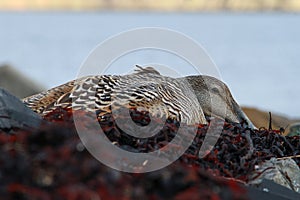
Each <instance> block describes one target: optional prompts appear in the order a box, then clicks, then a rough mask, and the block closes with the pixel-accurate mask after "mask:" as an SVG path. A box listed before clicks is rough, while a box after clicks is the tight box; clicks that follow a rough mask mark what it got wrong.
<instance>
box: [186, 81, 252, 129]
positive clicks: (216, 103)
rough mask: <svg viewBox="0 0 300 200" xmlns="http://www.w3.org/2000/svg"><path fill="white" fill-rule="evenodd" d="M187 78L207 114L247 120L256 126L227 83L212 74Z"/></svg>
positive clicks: (236, 120) (238, 121) (231, 119)
mask: <svg viewBox="0 0 300 200" xmlns="http://www.w3.org/2000/svg"><path fill="white" fill-rule="evenodd" d="M185 79H186V80H187V81H188V82H189V84H190V85H191V87H192V89H193V90H194V92H195V94H196V96H197V99H198V101H199V103H200V106H201V108H202V110H203V112H204V114H205V116H211V117H218V118H222V119H226V120H227V121H229V122H237V123H241V122H246V123H247V124H248V127H249V128H252V129H254V128H255V126H254V125H253V124H252V122H251V121H250V120H249V118H248V117H247V115H246V114H245V113H244V112H243V111H242V109H241V107H240V106H239V105H238V104H237V102H236V101H235V100H234V98H233V97H232V95H231V92H230V90H229V88H228V87H227V85H226V84H225V83H223V82H222V81H220V80H218V79H216V78H214V77H211V76H188V77H185Z"/></svg>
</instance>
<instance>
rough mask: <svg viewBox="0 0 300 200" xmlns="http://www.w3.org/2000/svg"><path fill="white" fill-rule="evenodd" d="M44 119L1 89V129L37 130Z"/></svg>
mask: <svg viewBox="0 0 300 200" xmlns="http://www.w3.org/2000/svg"><path fill="white" fill-rule="evenodd" d="M41 122H42V118H41V117H40V116H39V115H38V114H36V113H34V112H33V111H32V110H30V109H29V108H27V107H26V106H25V105H24V104H23V102H21V101H20V100H19V99H18V98H16V97H15V96H13V95H11V94H10V93H9V92H7V91H6V90H4V89H2V88H0V129H3V130H7V131H9V130H10V129H13V128H26V127H32V128H37V127H38V126H39V125H40V123H41Z"/></svg>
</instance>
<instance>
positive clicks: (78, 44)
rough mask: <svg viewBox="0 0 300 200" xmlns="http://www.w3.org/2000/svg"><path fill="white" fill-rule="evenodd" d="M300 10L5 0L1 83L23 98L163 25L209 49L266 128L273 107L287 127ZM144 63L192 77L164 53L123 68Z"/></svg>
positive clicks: (294, 99) (218, 1)
mask: <svg viewBox="0 0 300 200" xmlns="http://www.w3.org/2000/svg"><path fill="white" fill-rule="evenodd" d="M299 11H300V0H164V1H154V0H63V1H59V0H14V1H10V0H0V27H1V29H0V66H1V67H0V87H4V88H6V89H8V90H9V91H11V92H12V93H13V94H15V95H17V96H18V97H20V98H22V97H25V96H28V95H31V94H34V93H36V92H39V91H41V90H44V89H48V88H51V87H54V86H56V85H59V84H63V83H65V82H67V81H69V80H72V79H74V78H76V75H77V73H78V70H79V68H80V66H81V64H82V62H83V61H84V60H85V59H86V57H87V56H88V55H89V53H90V51H91V50H93V48H95V47H96V45H98V44H99V43H101V42H103V41H104V40H105V39H107V38H108V37H111V36H112V35H115V34H118V33H120V32H122V31H126V30H128V29H133V28H137V27H149V26H151V27H162V28H169V29H173V30H176V31H179V32H181V33H183V34H186V35H188V36H190V37H191V38H193V39H194V40H196V41H197V42H198V43H200V44H201V45H202V46H203V47H204V48H205V49H206V51H207V52H208V54H209V55H210V56H211V58H212V59H213V60H214V62H215V63H216V65H217V66H218V68H219V70H220V73H221V76H222V78H223V81H224V82H226V83H227V84H228V86H229V88H230V89H231V91H232V93H233V95H234V97H235V98H236V100H237V101H238V102H239V104H241V105H242V106H244V107H245V108H244V109H245V111H246V112H247V114H248V115H251V116H250V118H251V119H252V120H253V121H254V123H255V124H256V125H257V126H258V127H260V126H265V127H267V123H268V113H267V112H268V111H271V112H272V113H273V115H274V117H273V118H274V119H273V122H274V124H275V127H276V126H278V127H279V126H282V127H284V126H286V125H287V124H291V123H293V122H295V121H299V120H297V119H300V89H299V85H300V78H299V76H300V60H299V57H300V15H299ZM174 42H176V41H174ZM120 45H122V44H120ZM144 63H161V64H166V65H168V66H174V67H175V68H176V70H178V71H179V72H182V74H183V75H187V74H190V71H189V70H187V66H185V64H184V63H181V62H178V61H177V60H176V59H170V57H169V56H168V55H158V54H157V52H156V53H150V54H149V52H148V53H147V52H144V53H141V54H138V56H137V55H135V56H134V55H131V56H130V55H129V56H128V57H127V58H126V59H123V60H122V62H118V67H119V68H122V67H125V66H126V67H128V69H129V68H130V67H132V66H134V65H135V64H140V65H143V64H144ZM116 69H118V68H116ZM112 73H118V70H115V71H113V72H112ZM185 73H186V74H185ZM257 109H259V110H257Z"/></svg>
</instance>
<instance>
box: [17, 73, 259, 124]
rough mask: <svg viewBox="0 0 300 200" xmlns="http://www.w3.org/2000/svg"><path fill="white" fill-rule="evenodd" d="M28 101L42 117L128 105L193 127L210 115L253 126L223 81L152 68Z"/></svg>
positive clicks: (81, 82) (82, 82)
mask: <svg viewBox="0 0 300 200" xmlns="http://www.w3.org/2000/svg"><path fill="white" fill-rule="evenodd" d="M23 102H24V103H25V104H26V105H27V106H28V107H30V108H31V109H32V110H34V111H35V112H37V113H39V114H41V115H45V114H47V113H49V112H50V111H52V110H53V109H55V108H57V107H62V108H71V107H72V109H75V110H76V109H86V110H88V111H97V113H98V115H100V116H98V117H100V118H101V116H103V115H105V114H107V113H111V111H112V109H118V108H120V107H124V106H125V107H128V108H138V109H144V110H148V111H149V113H151V114H152V115H156V116H159V117H162V116H166V117H167V118H173V119H177V120H180V121H182V122H186V123H188V124H195V123H201V124H206V123H207V121H206V118H205V116H213V117H221V118H226V119H228V120H229V121H232V122H240V121H242V120H246V121H248V123H249V124H250V126H253V125H252V123H251V122H250V120H249V119H248V118H247V116H246V115H245V114H244V113H243V111H242V110H241V109H240V107H239V106H238V104H237V103H236V102H235V100H234V99H233V97H232V96H231V93H230V91H229V89H228V87H227V86H226V85H225V84H224V83H223V82H221V81H219V80H218V79H216V78H213V77H209V76H187V77H183V78H171V77H167V76H162V75H161V74H160V73H159V72H158V71H156V70H155V69H154V68H151V67H147V68H141V67H138V70H136V72H135V73H132V74H128V75H123V76H118V75H101V76H87V77H83V78H80V79H78V80H73V81H70V82H68V83H66V84H63V85H61V86H58V87H55V88H53V89H50V90H48V91H46V92H42V93H40V94H37V95H34V96H31V97H27V98H25V99H24V100H23ZM212 103H213V104H212ZM226 108H227V110H226Z"/></svg>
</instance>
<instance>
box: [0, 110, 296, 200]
mask: <svg viewBox="0 0 300 200" xmlns="http://www.w3.org/2000/svg"><path fill="white" fill-rule="evenodd" d="M130 114H131V115H130V116H128V117H129V118H130V119H132V120H134V121H135V122H136V123H137V124H139V125H140V126H146V125H147V124H148V123H149V120H150V119H149V116H148V115H147V114H146V115H145V113H143V112H138V111H136V110H132V111H131V113H130ZM76 115H77V116H82V117H83V118H84V116H85V115H86V113H84V112H81V111H77V113H76ZM119 117H121V116H119ZM45 120H46V121H48V122H50V123H45V124H43V125H42V126H41V127H40V128H39V129H37V130H28V129H19V130H16V132H15V134H6V133H4V132H0V177H1V182H0V195H1V196H5V197H7V198H6V199H100V198H101V199H120V198H121V199H141V198H144V199H217V198H219V199H224V198H226V199H247V197H246V196H245V191H246V189H247V188H246V186H245V185H244V184H243V183H248V182H249V181H252V179H253V176H250V174H251V173H252V172H253V171H254V170H255V166H257V165H260V164H261V163H263V162H265V161H267V160H269V159H271V158H273V157H275V158H283V157H292V158H293V159H294V160H295V161H296V163H297V164H298V166H299V165H300V159H299V158H298V157H297V156H296V155H299V154H300V140H299V139H300V138H299V136H293V137H284V136H282V135H281V133H280V131H277V130H266V129H260V130H251V129H249V128H246V126H245V124H231V123H226V122H225V124H224V128H223V130H222V133H221V135H220V137H219V138H218V141H217V143H216V144H215V145H214V146H213V148H212V150H211V151H210V152H209V153H208V154H207V155H206V156H205V157H203V158H199V156H198V155H199V150H200V148H201V146H202V144H203V141H204V138H205V136H206V133H207V130H208V128H209V125H197V127H196V130H197V131H196V134H195V136H194V140H193V142H192V144H191V145H190V147H189V148H188V149H187V150H186V151H185V153H184V154H183V155H182V156H181V157H180V158H179V159H178V160H177V161H176V162H174V163H172V164H171V165H170V166H168V167H166V168H164V169H161V170H158V171H155V172H151V173H144V174H129V173H123V172H119V171H116V170H113V169H111V168H109V167H106V166H104V165H102V164H101V163H100V162H99V161H97V160H96V159H95V158H93V157H92V156H91V155H90V154H89V152H88V151H87V150H86V149H85V147H84V146H83V145H82V143H81V141H80V139H79V137H78V135H77V133H76V129H75V127H74V123H73V114H72V111H71V110H63V109H57V110H55V111H53V112H51V113H49V114H48V115H47V116H46V117H45ZM99 123H100V126H101V128H102V130H103V133H104V134H105V135H106V136H107V137H108V138H109V140H110V141H111V142H112V143H114V144H115V145H117V146H119V147H120V148H123V149H126V150H128V151H133V152H149V151H153V150H156V149H158V148H162V147H164V146H165V145H166V144H167V143H168V142H170V141H171V140H172V139H173V138H174V137H175V135H176V133H177V130H178V128H179V127H180V124H179V123H178V122H177V121H174V120H167V122H166V123H165V124H164V128H163V129H161V130H160V131H159V133H158V134H156V135H154V136H152V137H149V138H144V139H139V138H135V137H133V136H130V135H128V134H127V133H125V132H124V131H123V130H121V129H120V128H119V127H118V126H117V125H116V123H115V119H114V118H113V116H110V115H108V116H105V119H104V120H103V119H101V120H100V121H99ZM159 123H161V122H159ZM82 126H89V124H85V122H84V121H83V122H82ZM193 128H195V127H193ZM186 131H189V130H186ZM207 172H209V173H207Z"/></svg>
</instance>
